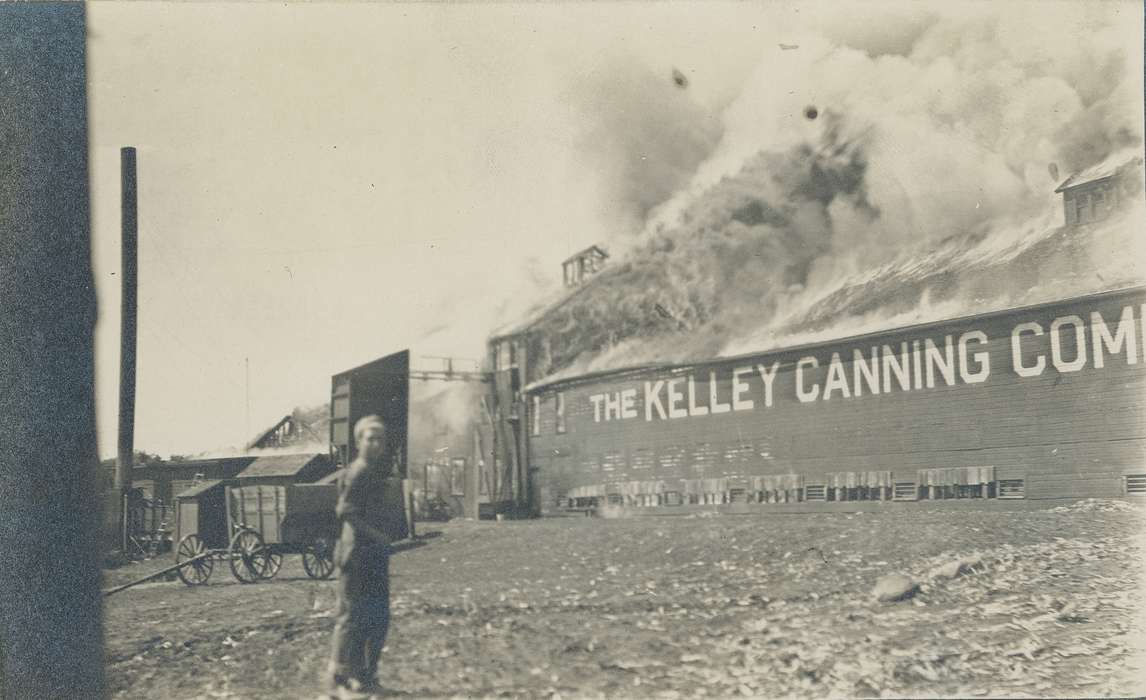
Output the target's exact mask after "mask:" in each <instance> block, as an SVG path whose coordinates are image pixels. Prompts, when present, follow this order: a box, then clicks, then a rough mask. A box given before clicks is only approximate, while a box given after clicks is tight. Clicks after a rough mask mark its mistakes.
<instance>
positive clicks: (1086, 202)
mask: <svg viewBox="0 0 1146 700" xmlns="http://www.w3.org/2000/svg"><path fill="white" fill-rule="evenodd" d="M1075 203H1076V204H1077V206H1078V223H1080V224H1085V223H1086V222H1088V221H1090V218H1091V217H1090V194H1089V193H1081V192H1080V193H1079V195H1078V197H1077V199H1075Z"/></svg>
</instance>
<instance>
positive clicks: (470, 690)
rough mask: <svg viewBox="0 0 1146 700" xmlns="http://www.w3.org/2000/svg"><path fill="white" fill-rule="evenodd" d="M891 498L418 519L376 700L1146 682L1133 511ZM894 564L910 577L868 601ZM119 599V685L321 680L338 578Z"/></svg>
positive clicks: (269, 684)
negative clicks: (825, 504) (873, 506)
mask: <svg viewBox="0 0 1146 700" xmlns="http://www.w3.org/2000/svg"><path fill="white" fill-rule="evenodd" d="M888 505H889V507H888V508H887V509H881V510H879V511H876V512H864V513H838V512H832V513H818V514H799V515H798V514H785V513H782V512H779V511H775V510H773V511H762V512H761V513H760V514H756V515H747V516H731V515H712V514H699V515H691V516H674V517H631V518H612V519H606V518H556V519H546V520H539V521H522V522H473V521H454V522H449V523H444V524H424V525H422V527H421V530H420V532H421V533H422V534H426V533H428V534H430V536H429V537H426V538H425V539H424V540H422V541H421V542H420V543H419V544H420V546H417V547H415V548H412V549H408V550H406V551H403V552H401V553H399V554H397V555H396V556H395V557H394V560H393V563H392V569H391V570H392V572H393V584H392V586H393V611H394V618H393V624H392V628H391V636H390V640H389V644H388V646H387V649H386V651H385V652H384V654H383V657H382V659H383V662H382V663H383V672H382V675H383V686H384V688H385V691H386V692H385V693H384V696H394V697H455V696H456V697H492V696H498V697H520V698H550V697H562V698H582V697H590V698H594V697H608V698H679V697H768V698H772V697H790V696H796V697H817V698H818V697H825V696H835V697H881V696H882V697H888V696H896V697H902V696H908V697H925V696H945V697H980V696H984V697H986V696H1007V697H1024V696H1026V697H1055V696H1057V697H1063V696H1072V697H1099V696H1127V695H1131V696H1142V695H1144V694H1146V683H1144V682H1143V681H1142V680H1140V679H1142V678H1146V669H1144V668H1143V666H1142V663H1141V660H1142V655H1141V649H1140V645H1141V643H1142V638H1143V635H1144V633H1146V626H1144V623H1143V614H1144V609H1143V607H1142V606H1141V600H1142V598H1141V595H1140V593H1141V584H1142V581H1143V576H1142V565H1143V562H1144V561H1146V543H1144V542H1143V540H1142V534H1141V533H1143V532H1146V531H1144V530H1143V519H1144V517H1143V516H1144V515H1146V511H1144V510H1143V509H1142V508H1141V507H1140V506H1131V505H1129V504H1127V503H1125V502H1120V501H1081V502H1077V503H1073V504H1067V505H1055V504H1050V505H1045V506H1041V507H1031V506H1032V504H1022V506H1014V507H1012V506H1011V505H1010V504H1006V503H1001V502H992V503H983V504H968V503H959V504H929V503H919V504H888ZM892 506H904V507H892ZM168 561H169V560H167V559H164V560H163V561H162V562H148V563H142V564H135V565H131V566H127V567H123V568H121V569H117V570H114V571H109V572H108V574H107V585H108V586H112V585H115V584H118V583H121V582H124V581H127V580H130V579H131V578H133V577H138V576H139V575H140V573H141V572H144V571H146V570H147V569H148V567H150V568H152V569H155V568H158V565H160V564H166V563H168ZM959 561H961V562H963V563H964V564H965V566H963V567H962V568H963V572H962V573H960V574H959V575H957V576H954V577H949V574H951V573H952V572H954V570H955V569H958V568H960V567H959V564H953V562H959ZM944 565H946V566H947V567H948V568H949V571H947V572H946V573H944V572H941V571H940V570H939V569H941V568H942V567H943V566H944ZM897 573H898V574H903V575H906V576H908V577H910V578H911V579H912V581H913V582H915V583H918V584H920V586H921V587H920V589H919V591H918V593H917V594H916V595H915V596H914V597H912V598H909V599H907V600H904V601H901V602H893V603H887V602H883V603H881V602H878V601H877V600H876V599H875V598H874V596H873V594H872V591H873V587H874V586H875V585H876V584H877V582H878V581H879V580H880V579H881V578H882V577H885V576H887V575H889V574H897ZM106 602H107V606H106V609H105V621H106V629H107V645H106V650H107V663H108V677H109V682H110V684H111V686H112V690H113V693H114V696H115V697H117V698H145V697H156V698H309V697H315V696H316V695H317V693H318V688H319V686H318V679H319V673H320V671H321V670H322V668H323V667H324V666H325V664H326V658H327V651H328V645H329V640H330V632H331V628H332V624H333V622H332V618H331V616H330V615H331V607H332V606H333V604H334V593H333V583H332V582H316V581H312V580H310V579H308V578H307V577H306V576H305V574H304V573H303V570H302V566H301V562H300V559H299V557H297V556H289V557H287V560H286V562H285V564H284V566H283V569H282V571H281V572H280V573H279V575H278V577H277V578H276V579H274V580H273V581H270V582H265V583H259V584H254V585H242V584H239V583H236V582H235V581H234V579H232V578H231V577H230V574H229V572H227V571H224V570H220V569H219V568H216V570H215V573H214V576H213V577H212V579H211V581H210V583H209V584H208V585H206V586H203V587H199V588H188V587H186V586H184V585H183V584H182V583H180V582H178V581H175V582H162V583H154V584H145V585H142V586H139V587H137V588H133V589H130V590H127V591H123V592H121V593H117V594H116V595H114V596H111V597H110V598H107V599H106Z"/></svg>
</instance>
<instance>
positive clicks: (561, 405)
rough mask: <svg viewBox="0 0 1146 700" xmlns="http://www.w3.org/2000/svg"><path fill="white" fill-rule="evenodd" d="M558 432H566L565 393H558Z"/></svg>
mask: <svg viewBox="0 0 1146 700" xmlns="http://www.w3.org/2000/svg"><path fill="white" fill-rule="evenodd" d="M557 432H558V433H564V432H565V392H564V391H559V392H557Z"/></svg>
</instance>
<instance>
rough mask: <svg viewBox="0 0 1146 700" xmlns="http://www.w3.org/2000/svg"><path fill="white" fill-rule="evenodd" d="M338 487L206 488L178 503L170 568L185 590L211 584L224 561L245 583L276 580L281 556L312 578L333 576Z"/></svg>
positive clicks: (223, 484) (230, 485)
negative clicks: (296, 559)
mask: <svg viewBox="0 0 1146 700" xmlns="http://www.w3.org/2000/svg"><path fill="white" fill-rule="evenodd" d="M337 499H338V486H337V484H334V483H324V484H290V485H274V486H272V485H249V486H239V485H235V483H234V482H223V481H216V482H204V483H203V484H199V485H197V486H195V487H193V488H191V489H189V490H187V491H185V492H183V493H181V494H179V496H178V497H177V499H176V503H177V505H176V537H177V538H178V545H177V546H176V548H175V563H176V564H177V565H180V564H182V566H180V567H179V568H178V569H177V571H178V575H179V578H180V579H181V580H182V581H183V582H184V583H186V584H187V585H202V584H205V583H207V581H208V580H209V579H210V578H211V573H212V571H213V570H214V566H215V563H216V562H219V563H221V562H224V561H225V562H226V563H227V565H228V566H229V567H230V569H231V573H232V575H234V577H235V578H236V579H238V580H239V581H241V582H243V583H255V582H257V581H260V580H266V579H270V578H273V577H274V576H275V575H276V574H278V572H279V569H280V568H282V561H283V555H285V554H300V555H302V565H303V569H304V570H305V571H306V573H307V576H310V577H311V578H314V579H326V578H330V576H331V575H333V573H334V545H335V543H336V542H337V540H338V520H337V518H336V516H335V513H334V509H335V505H336V503H337Z"/></svg>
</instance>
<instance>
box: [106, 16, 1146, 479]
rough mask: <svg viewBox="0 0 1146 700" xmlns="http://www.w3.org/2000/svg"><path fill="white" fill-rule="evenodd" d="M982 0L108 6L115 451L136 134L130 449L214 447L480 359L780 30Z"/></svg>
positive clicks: (672, 169) (855, 37)
mask: <svg viewBox="0 0 1146 700" xmlns="http://www.w3.org/2000/svg"><path fill="white" fill-rule="evenodd" d="M952 5H955V9H952ZM1075 5H1077V3H1056V2H1047V3H1041V4H1039V5H1037V6H1022V7H1025V8H1026V10H1025V11H1028V12H1032V13H1034V12H1038V13H1040V15H1043V16H1045V15H1046V14H1047V13H1051V14H1053V13H1054V12H1055V11H1057V10H1058V9H1063V8H1066V9H1069V8H1071V7H1074V6H1075ZM1122 6H1124V5H1115V6H1112V7H1122ZM1010 7H1012V11H1015V10H1014V9H1013V8H1014V7H1018V6H1016V5H1010ZM989 11H990V10H989V6H988V5H985V4H970V3H965V4H947V5H925V4H910V5H908V4H904V3H898V4H896V3H874V2H871V3H862V4H856V5H853V6H851V7H850V8H849V9H848V10H845V11H841V10H840V9H839V8H838V7H837V6H835V5H834V4H830V3H814V4H813V3H768V4H751V3H729V4H718V3H704V4H687V3H671V4H670V3H655V4H653V3H635V2H630V3H609V4H605V3H592V4H589V3H584V4H577V3H546V4H509V3H499V4H465V5H457V4H432V5H429V4H427V5H413V4H366V3H344V2H326V3H308V4H296V3H282V4H269V3H265V4H253V3H218V4H214V3H199V2H194V3H168V2H164V3H148V2H133V3H119V2H106V1H105V2H100V1H97V2H92V3H89V5H88V29H89V53H88V76H89V127H90V148H91V158H90V168H91V180H92V207H93V219H92V231H93V248H94V251H93V262H94V269H95V274H96V278H97V291H98V294H99V302H100V321H99V325H98V327H97V331H96V347H97V357H96V361H97V410H98V427H99V434H100V454H101V456H105V457H106V456H111V455H114V453H115V448H116V446H115V433H116V420H117V400H118V397H117V388H118V347H119V345H118V344H119V339H118V333H119V323H120V318H119V304H120V297H119V294H120V290H119V277H118V274H119V255H120V253H119V246H120V233H119V231H120V228H119V227H120V212H119V196H120V192H119V177H120V173H119V149H120V148H121V147H122V146H134V147H135V148H136V149H137V151H138V164H139V337H138V353H137V354H138V365H137V394H136V401H137V403H136V437H135V444H136V448H137V449H145V450H148V451H150V452H158V453H160V454H163V455H170V454H189V453H196V452H201V451H206V450H212V449H217V448H224V447H228V446H235V445H241V444H243V443H245V442H247V441H248V440H249V439H250V438H251V437H252V436H253V435H254V434H255V433H256V432H257V431H258V430H259V429H260V428H263V427H267V426H269V425H270V424H271V423H273V422H274V421H276V420H277V419H278V418H280V417H282V416H283V415H285V414H286V413H289V412H290V411H291V409H292V408H294V407H296V406H313V405H316V404H320V403H322V402H323V401H325V400H326V399H327V398H328V394H329V388H330V376H331V375H332V374H334V373H336V372H339V371H342V370H344V369H348V368H350V367H353V366H356V365H358V364H361V363H364V362H367V361H370V360H372V359H374V358H377V357H380V356H382V355H386V354H389V353H391V352H395V351H397V350H401V349H405V348H410V349H411V350H412V353H413V355H414V358H415V359H414V361H415V364H416V365H421V366H425V367H433V366H434V364H433V361H432V360H428V359H424V360H420V359H419V358H422V357H429V356H440V355H451V356H454V357H459V358H471V359H478V358H480V357H481V355H482V353H484V341H485V338H486V336H487V335H488V333H489V332H490V331H491V330H492V329H493V328H494V327H496V326H498V325H500V324H503V323H505V322H507V321H510V320H512V319H513V318H515V317H516V316H517V315H519V314H520V313H522V311H523V310H524V309H525V308H526V307H528V306H529V305H530V303H531V302H532V301H534V300H536V299H537V298H541V297H544V296H545V295H547V294H551V293H553V292H554V291H555V290H556V289H557V288H558V287H559V285H560V280H561V271H560V262H561V261H562V260H563V259H564V258H565V257H567V256H568V255H570V254H571V253H573V252H575V251H577V250H579V249H581V248H584V247H586V246H588V245H591V244H594V243H604V244H606V246H607V247H609V248H610V249H611V250H615V251H622V250H623V249H624V248H625V246H626V244H627V242H628V241H631V240H633V238H632V237H631V235H630V234H631V233H632V232H634V231H638V230H640V229H641V228H642V227H643V226H644V225H646V223H647V221H648V220H650V217H651V215H652V214H653V212H654V211H655V209H656V207H657V205H658V204H661V203H663V202H666V201H669V200H671V199H673V196H674V195H676V194H678V193H679V192H682V191H685V190H687V188H688V185H689V183H695V179H696V177H697V173H698V172H701V171H708V172H709V173H710V176H711V172H716V170H718V169H719V168H718V167H717V166H719V165H720V157H719V156H720V154H721V149H722V148H723V149H724V150H725V151H727V150H728V148H729V147H728V145H727V144H729V143H733V144H734V143H735V140H734V139H731V138H730V135H732V136H736V135H738V134H739V135H743V134H745V133H750V132H751V131H752V128H753V123H754V122H753V120H755V119H756V114H757V112H754V111H752V110H751V109H748V108H746V107H745V106H744V105H745V104H751V103H752V99H753V98H752V96H753V91H752V90H750V89H746V84H747V83H751V82H753V81H755V82H756V83H760V82H761V81H763V82H767V81H769V80H770V79H771V76H773V75H775V76H776V77H777V78H778V79H780V78H783V77H784V76H782V75H780V74H779V73H778V72H777V71H781V70H783V64H782V63H781V62H779V61H775V59H774V58H773V57H775V56H776V55H777V53H778V52H790V51H792V52H795V51H800V50H801V49H799V48H791V49H785V48H782V47H781V46H780V45H781V44H783V45H784V46H788V47H798V46H800V45H801V43H803V44H804V46H805V47H807V46H810V44H809V43H808V41H809V40H808V37H809V36H816V37H826V39H822V40H826V41H828V42H831V43H833V44H836V45H843V46H846V47H851V48H854V49H855V50H856V51H858V52H861V53H864V54H865V55H867V56H869V57H871V56H876V57H878V56H883V55H895V54H897V53H898V52H904V51H906V50H907V49H908V48H909V47H911V46H912V45H913V43H914V42H915V41H916V40H917V39H918V38H919V36H920V34H921V32H922V31H923V30H924V29H925V28H926V27H928V26H929V25H930V24H931V23H933V22H934V21H935V18H936V17H937V16H939V15H943V16H947V15H950V14H952V13H956V14H958V13H966V14H974V13H983V12H989ZM1136 12H1138V13H1139V14H1138V15H1137V20H1136V21H1137V25H1136V26H1137V30H1136V31H1138V32H1139V35H1138V36H1139V44H1140V29H1141V24H1142V23H1141V15H1140V13H1141V9H1140V7H1138V9H1137V10H1136ZM1083 28H1085V27H1083ZM1030 39H1031V43H1032V46H1033V48H1032V50H1041V51H1050V52H1053V51H1054V50H1055V48H1054V46H1041V47H1039V46H1038V35H1037V33H1035V34H1032V36H1031V37H1030ZM940 58H943V57H942V56H941V57H940ZM774 61H775V63H773V62H774ZM681 78H683V79H681ZM836 82H839V81H836ZM816 88H817V86H816V85H808V86H797V87H793V90H792V91H791V92H792V94H797V92H799V93H800V99H801V100H804V96H805V94H806V95H807V100H815V99H816ZM838 89H839V86H834V87H833V90H838ZM800 108H802V104H801V105H794V106H793V105H788V106H786V107H785V109H786V110H788V111H785V112H782V113H780V114H779V116H778V117H777V118H774V119H772V120H771V121H768V122H767V123H766V124H762V126H761V128H764V127H765V126H766V128H768V129H771V130H777V131H783V130H785V129H787V128H789V126H790V124H791V119H795V115H796V113H797V112H798V111H799V109H800ZM789 112H791V113H789ZM786 120H787V121H786ZM714 154H715V156H716V157H714ZM698 169H699V170H698ZM714 169H716V170H714Z"/></svg>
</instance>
